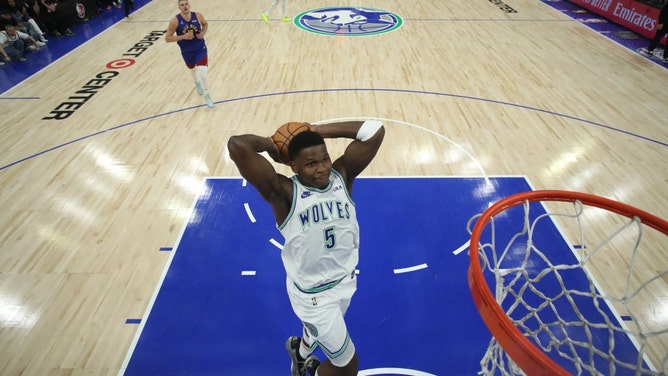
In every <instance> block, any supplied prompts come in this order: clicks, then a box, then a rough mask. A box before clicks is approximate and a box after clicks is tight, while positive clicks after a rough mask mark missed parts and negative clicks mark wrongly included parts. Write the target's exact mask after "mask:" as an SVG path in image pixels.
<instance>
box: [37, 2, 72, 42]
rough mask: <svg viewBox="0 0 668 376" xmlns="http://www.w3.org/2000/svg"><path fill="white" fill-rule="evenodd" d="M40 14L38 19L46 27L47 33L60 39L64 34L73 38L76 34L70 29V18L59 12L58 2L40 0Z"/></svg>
mask: <svg viewBox="0 0 668 376" xmlns="http://www.w3.org/2000/svg"><path fill="white" fill-rule="evenodd" d="M38 1H39V2H38V5H39V14H38V17H39V18H40V20H42V23H43V24H44V26H46V29H47V32H49V33H51V34H53V35H54V36H55V37H57V38H60V37H62V36H63V34H65V35H68V36H72V35H74V33H73V32H72V30H71V29H70V26H72V25H71V24H70V21H69V20H68V17H67V16H66V15H65V14H63V12H59V10H58V1H57V0H38Z"/></svg>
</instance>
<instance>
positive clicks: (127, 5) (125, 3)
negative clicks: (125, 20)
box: [123, 0, 135, 17]
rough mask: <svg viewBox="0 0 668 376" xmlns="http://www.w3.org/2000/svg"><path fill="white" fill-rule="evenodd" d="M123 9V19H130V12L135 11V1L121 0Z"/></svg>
mask: <svg viewBox="0 0 668 376" xmlns="http://www.w3.org/2000/svg"><path fill="white" fill-rule="evenodd" d="M123 8H124V9H125V17H130V11H131V10H133V9H135V1H134V0H123Z"/></svg>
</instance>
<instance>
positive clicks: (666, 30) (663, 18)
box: [646, 1, 668, 63]
mask: <svg viewBox="0 0 668 376" xmlns="http://www.w3.org/2000/svg"><path fill="white" fill-rule="evenodd" d="M657 21H658V23H659V25H658V26H657V28H656V34H654V38H653V39H652V40H651V41H650V42H649V46H648V47H647V51H646V52H647V54H648V55H650V56H653V55H654V49H655V48H656V47H657V46H658V45H659V42H660V41H661V39H662V38H663V37H664V36H666V35H668V1H667V2H666V3H664V4H663V7H662V8H661V11H660V12H659V19H658V20H657ZM663 62H664V63H668V48H667V47H665V46H664V49H663Z"/></svg>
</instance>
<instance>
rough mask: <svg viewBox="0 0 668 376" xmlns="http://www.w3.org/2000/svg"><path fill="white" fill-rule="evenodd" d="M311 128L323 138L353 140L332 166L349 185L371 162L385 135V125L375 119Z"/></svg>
mask: <svg viewBox="0 0 668 376" xmlns="http://www.w3.org/2000/svg"><path fill="white" fill-rule="evenodd" d="M311 128H312V129H313V130H314V131H315V132H318V133H320V135H321V136H322V137H323V138H352V139H354V140H355V141H353V142H351V143H350V144H349V145H348V147H347V148H346V151H345V153H344V154H343V155H342V156H341V157H339V158H338V159H337V160H336V161H334V168H335V169H336V170H337V171H339V172H340V173H341V174H342V175H343V176H344V178H345V179H346V181H347V182H348V185H349V186H350V185H351V184H352V181H353V179H355V178H356V177H357V176H358V175H359V174H360V173H362V171H364V169H365V168H366V167H367V166H368V165H369V163H371V161H372V160H373V158H374V157H375V156H376V153H377V152H378V149H380V145H381V144H382V142H383V138H384V136H385V127H384V126H383V123H382V122H380V121H377V120H366V121H346V122H337V123H328V124H322V125H316V126H312V127H311Z"/></svg>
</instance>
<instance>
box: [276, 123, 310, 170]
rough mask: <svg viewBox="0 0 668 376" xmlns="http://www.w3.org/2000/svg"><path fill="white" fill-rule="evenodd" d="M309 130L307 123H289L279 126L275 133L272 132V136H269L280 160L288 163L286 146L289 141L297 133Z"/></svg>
mask: <svg viewBox="0 0 668 376" xmlns="http://www.w3.org/2000/svg"><path fill="white" fill-rule="evenodd" d="M309 129H311V128H310V127H309V125H308V124H307V123H300V122H290V123H285V124H283V125H281V126H280V127H278V129H277V130H276V132H274V135H273V136H271V139H272V140H273V141H274V143H275V144H276V147H278V153H279V154H280V155H281V159H282V160H283V161H284V162H288V161H290V157H288V145H290V140H292V137H294V136H295V135H296V134H297V133H301V132H303V131H307V130H309Z"/></svg>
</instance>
